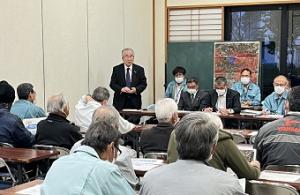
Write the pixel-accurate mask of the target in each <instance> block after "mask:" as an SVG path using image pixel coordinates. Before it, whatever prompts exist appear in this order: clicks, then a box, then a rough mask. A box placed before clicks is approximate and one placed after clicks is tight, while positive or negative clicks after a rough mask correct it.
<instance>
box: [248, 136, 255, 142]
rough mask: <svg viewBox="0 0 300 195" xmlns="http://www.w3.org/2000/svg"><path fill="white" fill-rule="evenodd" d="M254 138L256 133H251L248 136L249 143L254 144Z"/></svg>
mask: <svg viewBox="0 0 300 195" xmlns="http://www.w3.org/2000/svg"><path fill="white" fill-rule="evenodd" d="M255 138H256V135H251V137H250V139H249V143H250V144H254V142H255Z"/></svg>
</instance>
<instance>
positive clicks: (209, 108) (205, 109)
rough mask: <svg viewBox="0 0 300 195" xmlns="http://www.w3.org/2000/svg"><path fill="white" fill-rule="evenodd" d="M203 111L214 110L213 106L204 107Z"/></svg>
mask: <svg viewBox="0 0 300 195" xmlns="http://www.w3.org/2000/svg"><path fill="white" fill-rule="evenodd" d="M203 111H204V112H212V111H213V108H211V107H208V108H204V109H203Z"/></svg>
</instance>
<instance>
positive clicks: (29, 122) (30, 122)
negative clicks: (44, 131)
mask: <svg viewBox="0 0 300 195" xmlns="http://www.w3.org/2000/svg"><path fill="white" fill-rule="evenodd" d="M45 119H46V117H40V118H30V119H23V124H24V126H25V128H26V129H27V130H28V131H30V132H31V133H32V134H33V135H35V134H36V129H37V124H38V123H39V122H40V121H41V120H45Z"/></svg>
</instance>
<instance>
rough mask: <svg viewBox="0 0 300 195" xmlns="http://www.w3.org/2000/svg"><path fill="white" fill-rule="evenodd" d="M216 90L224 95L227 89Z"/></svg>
mask: <svg viewBox="0 0 300 195" xmlns="http://www.w3.org/2000/svg"><path fill="white" fill-rule="evenodd" d="M216 92H217V94H218V96H222V95H224V94H225V92H226V90H225V89H216Z"/></svg>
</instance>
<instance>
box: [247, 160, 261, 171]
mask: <svg viewBox="0 0 300 195" xmlns="http://www.w3.org/2000/svg"><path fill="white" fill-rule="evenodd" d="M249 164H250V165H251V166H253V167H257V168H259V169H260V163H259V162H258V161H256V160H253V161H251V162H250V163H249Z"/></svg>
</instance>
